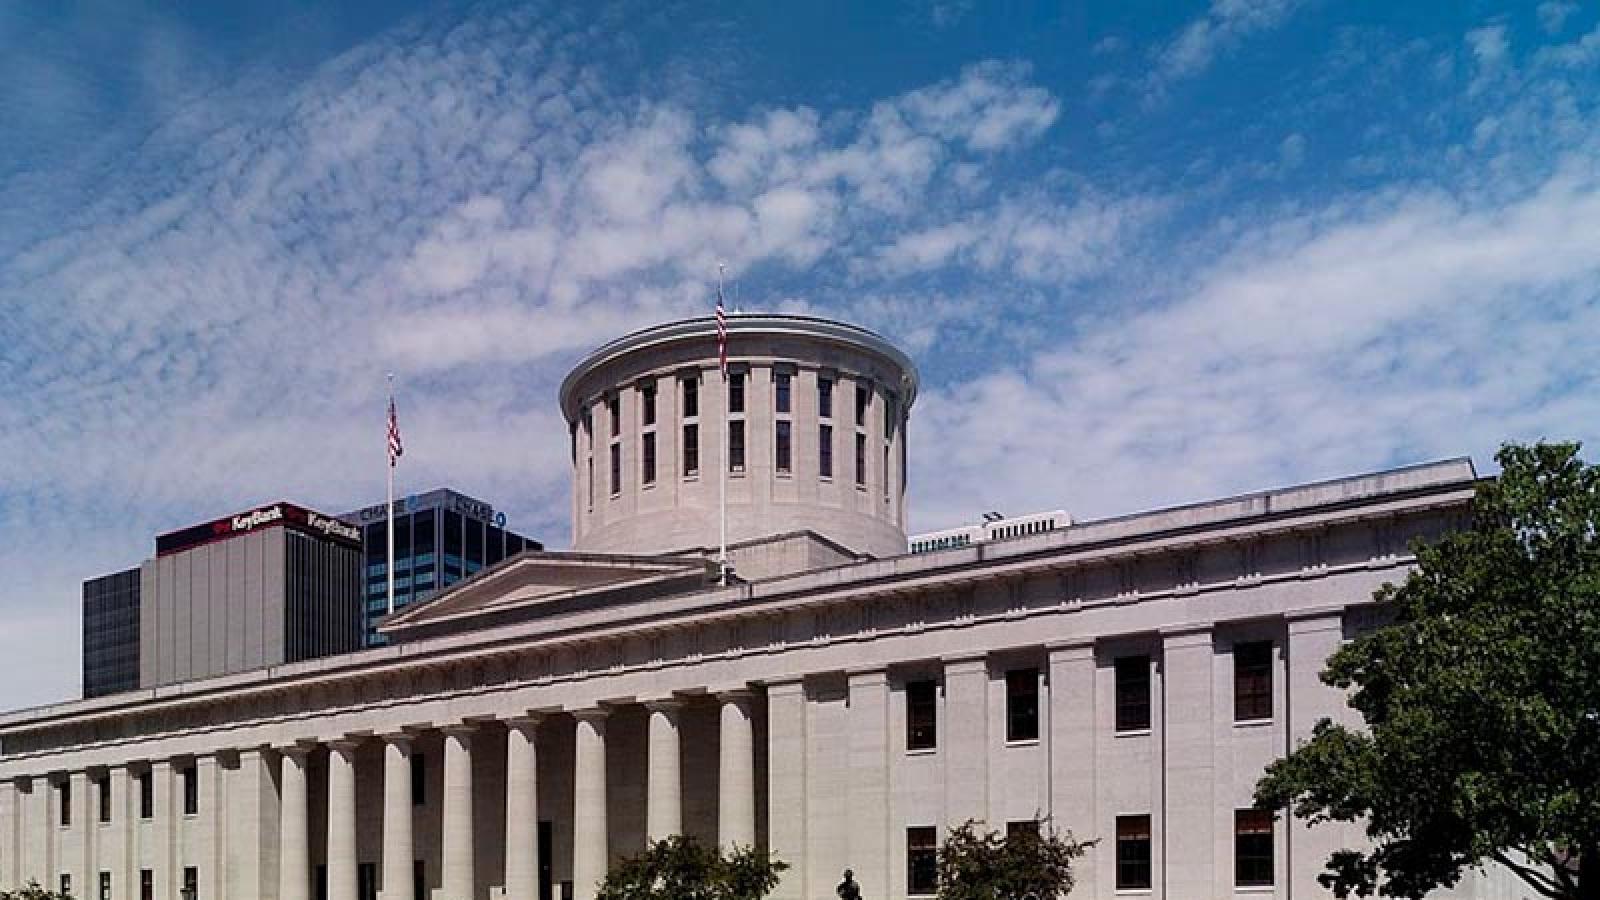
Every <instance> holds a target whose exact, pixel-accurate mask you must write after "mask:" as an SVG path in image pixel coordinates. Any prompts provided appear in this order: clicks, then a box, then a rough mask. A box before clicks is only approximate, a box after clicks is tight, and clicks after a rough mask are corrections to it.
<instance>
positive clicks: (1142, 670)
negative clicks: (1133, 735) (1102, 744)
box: [1116, 656, 1150, 732]
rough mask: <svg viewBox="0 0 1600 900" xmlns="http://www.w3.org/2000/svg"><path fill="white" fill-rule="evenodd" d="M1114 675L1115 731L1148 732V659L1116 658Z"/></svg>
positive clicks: (1143, 657)
mask: <svg viewBox="0 0 1600 900" xmlns="http://www.w3.org/2000/svg"><path fill="white" fill-rule="evenodd" d="M1116 674H1117V731H1119V732H1139V731H1148V730H1150V657H1148V656H1122V657H1118V658H1117V661H1116Z"/></svg>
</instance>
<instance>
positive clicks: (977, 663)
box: [939, 653, 989, 675]
mask: <svg viewBox="0 0 1600 900" xmlns="http://www.w3.org/2000/svg"><path fill="white" fill-rule="evenodd" d="M939 662H941V663H943V664H944V669H945V671H946V672H951V673H954V674H956V675H984V674H988V672H989V657H988V656H987V655H986V654H983V653H961V654H955V655H951V656H941V657H939Z"/></svg>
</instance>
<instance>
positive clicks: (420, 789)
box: [411, 753, 428, 806]
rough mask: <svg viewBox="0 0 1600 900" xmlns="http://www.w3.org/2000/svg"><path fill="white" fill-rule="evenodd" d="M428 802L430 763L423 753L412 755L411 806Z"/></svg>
mask: <svg viewBox="0 0 1600 900" xmlns="http://www.w3.org/2000/svg"><path fill="white" fill-rule="evenodd" d="M427 802H428V761H427V759H426V758H424V757H423V755H422V754H421V753H413V754H411V805H412V806H422V805H423V804H425V803H427Z"/></svg>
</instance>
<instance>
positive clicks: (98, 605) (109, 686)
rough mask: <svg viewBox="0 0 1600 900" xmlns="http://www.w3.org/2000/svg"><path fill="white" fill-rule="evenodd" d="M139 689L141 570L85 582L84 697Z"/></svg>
mask: <svg viewBox="0 0 1600 900" xmlns="http://www.w3.org/2000/svg"><path fill="white" fill-rule="evenodd" d="M138 687H139V569H138V567H137V566H135V567H134V568H132V569H128V570H127V571H125V572H113V573H112V574H110V575H102V576H101V577H99V578H91V579H90V580H88V581H85V582H84V583H83V695H84V696H85V697H103V696H105V695H106V694H116V693H120V692H122V691H131V690H135V689H136V688H138Z"/></svg>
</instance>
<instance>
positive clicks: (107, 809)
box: [95, 775, 111, 825]
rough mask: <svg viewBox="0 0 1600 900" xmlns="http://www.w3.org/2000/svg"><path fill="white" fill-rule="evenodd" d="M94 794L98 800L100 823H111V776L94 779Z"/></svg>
mask: <svg viewBox="0 0 1600 900" xmlns="http://www.w3.org/2000/svg"><path fill="white" fill-rule="evenodd" d="M95 794H96V797H97V799H98V800H99V806H100V823H101V824H103V825H104V824H109V823H110V822H111V776H110V775H101V776H100V777H99V778H96V779H95Z"/></svg>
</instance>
